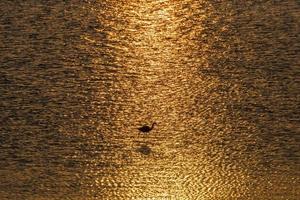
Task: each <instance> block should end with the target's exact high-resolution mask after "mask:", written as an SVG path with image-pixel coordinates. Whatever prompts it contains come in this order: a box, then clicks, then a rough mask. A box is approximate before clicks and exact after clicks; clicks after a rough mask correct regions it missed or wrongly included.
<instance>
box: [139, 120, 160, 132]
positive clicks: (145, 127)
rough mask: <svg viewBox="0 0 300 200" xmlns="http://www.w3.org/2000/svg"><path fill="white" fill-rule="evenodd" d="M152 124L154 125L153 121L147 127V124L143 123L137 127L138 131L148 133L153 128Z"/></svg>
mask: <svg viewBox="0 0 300 200" xmlns="http://www.w3.org/2000/svg"><path fill="white" fill-rule="evenodd" d="M154 125H156V122H154V123H153V124H152V126H151V127H149V126H147V125H144V126H142V127H140V128H138V129H139V131H141V132H143V133H148V132H150V131H151V130H152V129H153V128H154Z"/></svg>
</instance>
